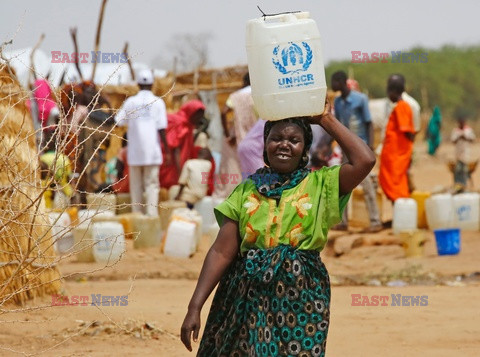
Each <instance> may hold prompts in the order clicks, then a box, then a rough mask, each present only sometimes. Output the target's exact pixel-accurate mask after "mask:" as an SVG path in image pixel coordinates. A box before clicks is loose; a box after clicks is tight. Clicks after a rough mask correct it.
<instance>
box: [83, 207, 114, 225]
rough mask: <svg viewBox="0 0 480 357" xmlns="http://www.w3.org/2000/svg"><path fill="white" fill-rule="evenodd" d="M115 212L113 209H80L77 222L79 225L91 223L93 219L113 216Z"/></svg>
mask: <svg viewBox="0 0 480 357" xmlns="http://www.w3.org/2000/svg"><path fill="white" fill-rule="evenodd" d="M114 215H115V214H114V213H113V212H112V211H103V212H99V211H97V210H94V209H81V210H80V211H78V219H77V222H78V224H79V225H82V224H85V225H88V226H89V225H91V223H92V219H101V218H106V217H113V216H114Z"/></svg>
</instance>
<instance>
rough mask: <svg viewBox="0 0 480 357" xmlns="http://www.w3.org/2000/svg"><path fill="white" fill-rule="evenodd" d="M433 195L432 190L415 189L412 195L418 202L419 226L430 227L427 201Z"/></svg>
mask: <svg viewBox="0 0 480 357" xmlns="http://www.w3.org/2000/svg"><path fill="white" fill-rule="evenodd" d="M430 196H431V193H430V192H423V191H413V192H412V195H411V197H412V198H413V199H414V200H415V201H416V202H417V226H418V228H428V224H427V214H426V212H425V201H426V200H427V198H429V197H430Z"/></svg>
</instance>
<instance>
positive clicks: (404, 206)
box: [392, 198, 417, 234]
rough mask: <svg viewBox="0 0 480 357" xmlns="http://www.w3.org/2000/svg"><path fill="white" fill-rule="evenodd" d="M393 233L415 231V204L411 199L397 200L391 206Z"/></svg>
mask: <svg viewBox="0 0 480 357" xmlns="http://www.w3.org/2000/svg"><path fill="white" fill-rule="evenodd" d="M392 228H393V233H394V234H400V232H401V231H407V230H416V229H417V202H416V201H415V200H414V199H413V198H398V199H397V200H395V203H394V204H393V223H392Z"/></svg>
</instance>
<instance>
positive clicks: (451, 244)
mask: <svg viewBox="0 0 480 357" xmlns="http://www.w3.org/2000/svg"><path fill="white" fill-rule="evenodd" d="M433 233H435V240H436V241H437V252H438V255H453V254H458V252H460V229H459V228H445V229H435V230H434V231H433Z"/></svg>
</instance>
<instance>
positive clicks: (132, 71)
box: [123, 42, 135, 81]
mask: <svg viewBox="0 0 480 357" xmlns="http://www.w3.org/2000/svg"><path fill="white" fill-rule="evenodd" d="M123 53H125V56H127V63H128V68H129V69H130V75H131V76H132V80H133V81H135V71H134V70H133V66H132V61H131V60H130V56H129V55H128V42H125V46H124V47H123Z"/></svg>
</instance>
